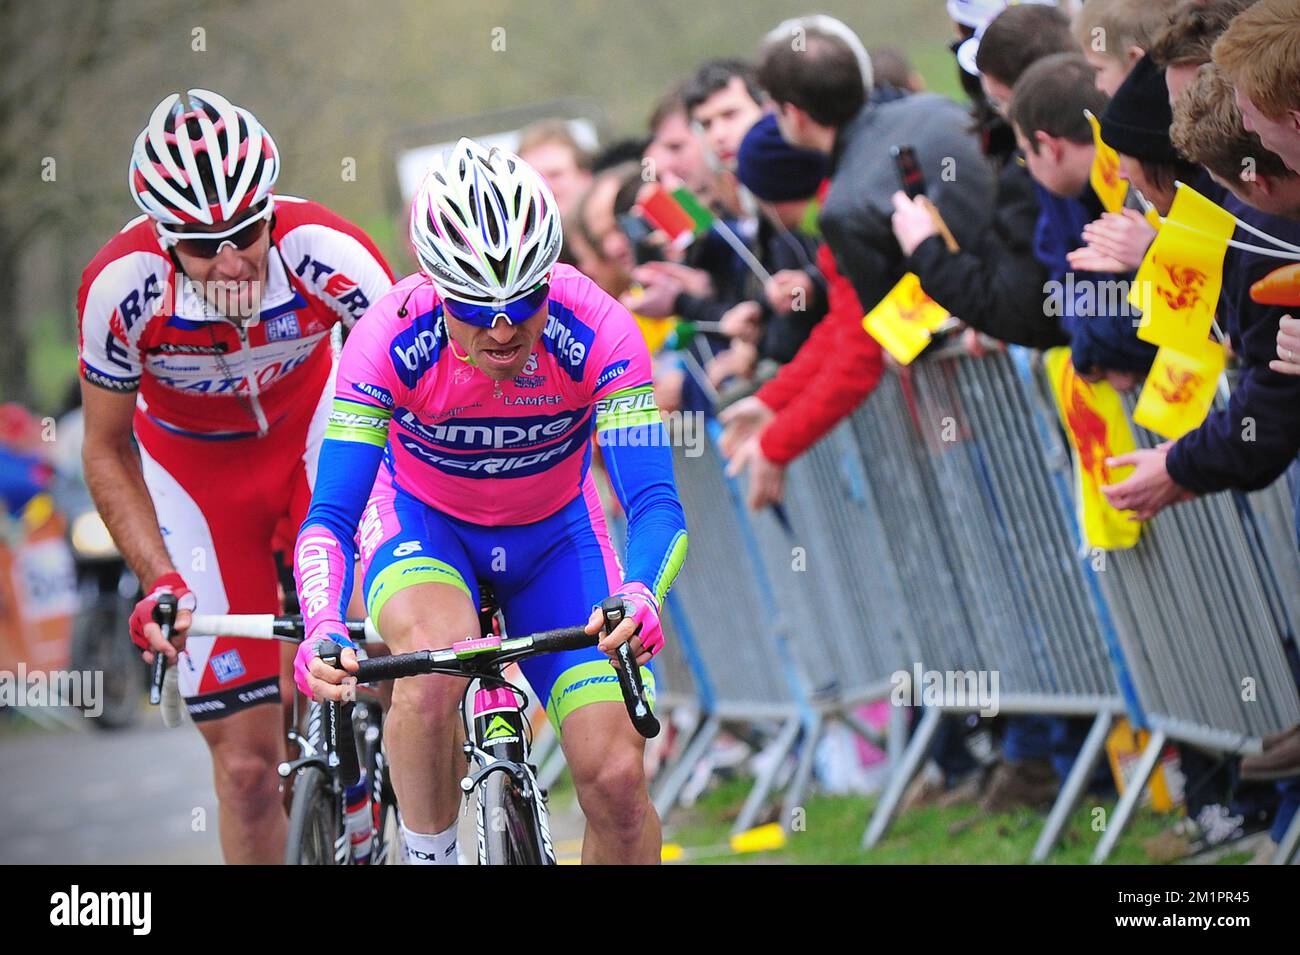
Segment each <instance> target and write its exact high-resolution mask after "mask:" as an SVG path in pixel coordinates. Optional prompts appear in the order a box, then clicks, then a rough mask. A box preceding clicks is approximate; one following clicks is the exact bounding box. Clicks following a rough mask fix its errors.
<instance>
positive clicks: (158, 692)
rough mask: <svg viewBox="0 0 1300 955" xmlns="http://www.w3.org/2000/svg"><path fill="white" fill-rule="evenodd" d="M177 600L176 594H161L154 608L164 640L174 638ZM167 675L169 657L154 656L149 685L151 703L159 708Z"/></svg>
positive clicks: (154, 615) (159, 654)
mask: <svg viewBox="0 0 1300 955" xmlns="http://www.w3.org/2000/svg"><path fill="white" fill-rule="evenodd" d="M176 608H177V600H176V595H175V594H161V595H160V596H159V597H158V604H157V606H155V607H154V608H153V619H154V621H155V622H156V623H157V624H158V626H160V627H162V635H163V639H164V640H170V639H171V638H172V627H173V626H174V625H175V623H176ZM166 675H167V657H166V656H164V655H163V654H161V653H155V654H154V655H153V680H152V681H151V682H150V684H149V702H150V703H152V704H153V705H154V706H157V705H158V704H159V703H161V702H162V690H163V679H164V678H165V677H166Z"/></svg>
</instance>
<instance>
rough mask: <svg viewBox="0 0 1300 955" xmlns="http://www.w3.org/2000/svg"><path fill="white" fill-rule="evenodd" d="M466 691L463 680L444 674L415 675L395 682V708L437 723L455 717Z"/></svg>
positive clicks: (431, 722)
mask: <svg viewBox="0 0 1300 955" xmlns="http://www.w3.org/2000/svg"><path fill="white" fill-rule="evenodd" d="M464 693H465V683H464V681H463V680H457V679H450V678H448V677H444V676H422V677H411V678H408V679H405V680H397V681H395V682H394V684H393V711H394V712H405V713H410V714H414V715H415V716H416V717H417V718H419V719H420V720H421V721H422V722H426V723H429V724H435V723H439V722H442V721H444V720H447V719H451V718H453V717H454V716H455V714H456V709H457V707H458V706H460V701H461V699H462V698H463V696H464Z"/></svg>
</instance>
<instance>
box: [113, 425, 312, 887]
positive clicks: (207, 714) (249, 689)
mask: <svg viewBox="0 0 1300 955" xmlns="http://www.w3.org/2000/svg"><path fill="white" fill-rule="evenodd" d="M137 435H138V436H139V437H140V448H141V455H140V456H141V466H142V469H143V472H144V477H145V482H146V484H147V485H148V487H149V492H150V495H151V497H152V499H153V503H154V509H155V511H156V513H157V515H158V522H159V525H160V526H161V527H162V528H163V529H164V531H163V533H164V540H165V541H166V542H167V547H168V551H169V553H170V554H171V557H172V561H173V563H174V564H175V565H176V568H177V569H178V570H179V571H180V573H181V576H182V577H184V578H185V581H186V583H188V584H189V586H190V588H191V589H192V590H193V592H194V594H195V597H196V599H197V602H198V611H199V612H200V613H259V612H263V613H264V612H270V611H273V610H274V609H275V602H276V590H275V566H274V562H273V561H272V559H271V553H270V535H271V527H272V525H273V517H272V516H271V513H270V511H268V509H267V508H265V507H264V506H263V501H262V499H261V498H260V496H259V491H262V490H264V488H263V486H262V485H261V484H259V483H258V482H257V472H256V471H254V470H253V469H252V468H251V467H250V465H249V464H248V461H249V460H250V458H254V457H255V455H256V454H257V451H258V450H259V449H258V448H257V447H256V446H255V445H253V444H252V441H254V440H255V439H249V440H246V441H232V442H229V443H228V444H223V445H222V446H220V447H212V446H208V445H206V444H204V445H202V446H198V445H199V442H196V441H193V440H188V439H180V440H179V441H176V440H173V441H168V440H166V439H165V438H163V437H160V436H159V435H158V434H156V433H150V432H149V430H148V428H147V427H146V428H141V427H140V426H139V425H137ZM209 515H211V519H209ZM279 658H280V651H279V647H278V646H277V645H276V644H275V643H274V642H270V641H265V640H250V639H245V638H238V637H233V638H230V637H219V638H212V637H194V638H192V639H189V640H187V641H186V647H185V652H184V653H182V654H181V656H180V660H179V662H178V664H177V666H178V677H179V685H180V690H181V694H182V696H184V697H185V701H186V705H187V707H188V709H189V711H190V715H191V716H192V717H193V718H194V721H195V723H196V724H198V727H199V731H200V733H201V734H202V735H203V738H204V740H205V741H206V742H207V744H208V749H209V751H210V753H211V755H212V761H213V778H214V781H215V784H216V792H217V800H218V803H219V816H220V833H221V844H222V851H223V854H224V856H225V858H226V861H227V862H232V863H234V862H266V863H276V862H279V861H281V860H282V858H283V853H284V840H285V832H286V826H287V819H286V816H285V813H284V808H283V806H282V805H281V802H280V799H279V777H278V776H277V775H276V772H275V767H276V764H277V763H279V761H280V760H281V759H282V758H283V752H284V735H283V728H282V725H281V720H280V717H279V713H280V710H279V707H278V706H273V705H268V704H278V703H279V700H280V682H279V671H280V660H279Z"/></svg>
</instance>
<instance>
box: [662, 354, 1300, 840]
mask: <svg viewBox="0 0 1300 955" xmlns="http://www.w3.org/2000/svg"><path fill="white" fill-rule="evenodd" d="M1135 430H1139V442H1140V443H1143V444H1147V445H1149V444H1151V443H1152V442H1154V440H1155V439H1154V438H1153V437H1152V436H1151V435H1148V434H1145V433H1140V429H1135ZM716 431H717V429H716V426H715V427H714V431H713V436H714V437H716ZM673 453H674V463H675V466H676V469H677V482H678V488H679V492H680V494H681V498H682V503H683V506H684V508H685V510H686V516H687V524H688V527H689V529H690V534H691V547H690V556H689V558H688V564H687V571H686V573H684V574H683V575H682V576H681V578H679V581H678V583H677V585H676V587H675V588H674V591H673V593H672V594H671V595H670V602H669V605H668V617H669V618H670V620H671V624H672V626H673V627H674V628H675V633H674V637H675V638H674V639H672V641H671V642H670V649H669V650H668V651H666V656H664V657H663V658H661V662H660V663H659V664H658V666H659V683H660V685H661V687H662V689H661V695H660V698H661V701H662V703H661V708H662V707H667V708H669V709H686V710H688V711H690V712H691V713H692V714H693V719H692V722H693V726H694V730H693V734H692V735H691V739H690V743H689V745H688V746H686V747H685V749H684V750H683V751H682V752H681V754H680V755H679V756H678V757H677V758H676V759H675V761H674V762H673V763H672V764H670V765H669V766H668V767H667V768H666V769H665V771H664V772H663V773H662V774H661V776H660V777H659V779H658V780H657V782H656V788H655V803H656V806H657V808H658V809H659V811H660V813H661V815H666V814H667V813H668V812H669V811H670V810H671V808H672V807H673V805H674V804H675V803H676V801H677V799H678V796H679V794H680V792H681V790H682V787H683V786H684V785H685V783H686V781H687V780H688V778H689V777H690V775H691V773H692V771H693V770H694V769H695V767H696V766H697V765H698V764H699V763H700V761H701V760H702V759H704V757H705V755H706V753H707V750H708V748H709V746H710V745H711V744H712V743H713V741H714V740H715V739H716V738H717V737H718V735H719V733H721V732H722V731H724V730H727V731H729V732H732V733H735V734H736V735H738V736H740V737H741V738H744V739H746V740H750V741H752V740H755V739H768V740H774V741H775V742H773V743H772V746H773V747H774V748H775V758H773V759H771V760H770V761H769V762H768V763H767V765H766V767H765V768H764V770H763V771H762V772H761V773H760V775H759V778H758V779H757V780H756V781H755V785H754V787H753V789H752V790H751V792H750V794H749V797H748V798H747V800H746V803H745V806H744V808H743V809H742V812H741V815H740V818H738V819H737V822H736V829H737V830H741V829H744V828H747V827H748V826H749V825H750V824H752V823H753V822H754V821H755V819H756V818H757V816H758V813H759V812H760V811H761V809H762V807H763V805H764V803H765V801H766V800H767V798H768V796H769V795H770V793H771V792H772V790H773V789H774V788H775V787H776V785H777V781H778V776H779V774H780V771H781V766H782V765H783V764H784V763H785V762H786V758H787V757H788V756H789V755H791V754H794V753H795V752H796V751H797V752H798V759H797V761H796V768H795V770H794V775H793V780H792V782H791V783H790V785H789V786H788V787H787V791H786V796H785V805H784V807H783V808H785V809H787V810H788V809H789V808H791V807H792V806H794V805H797V804H798V803H799V802H800V801H801V800H802V797H803V795H804V793H805V792H806V789H807V786H808V785H809V781H810V775H811V766H812V758H813V751H814V749H815V746H816V743H817V741H818V740H819V738H820V735H821V732H822V729H823V728H824V726H825V725H826V724H827V723H828V721H831V720H839V721H842V722H843V723H845V724H846V725H848V726H849V727H851V728H852V729H853V730H854V731H855V732H858V733H860V734H862V735H864V736H867V737H868V738H873V739H874V738H876V736H875V734H873V733H872V731H871V730H870V728H869V727H865V726H863V725H861V723H860V721H858V720H857V719H856V717H855V716H854V715H853V710H854V708H855V707H856V705H857V704H859V703H861V702H865V701H868V700H873V699H880V698H883V697H885V696H887V695H889V693H890V691H891V689H893V688H894V687H895V686H896V685H897V684H898V681H899V680H900V679H909V678H910V675H911V673H912V672H913V669H914V668H920V669H922V670H924V671H938V672H939V673H946V672H969V673H971V674H981V673H982V674H986V675H988V674H992V673H994V672H996V674H997V677H998V680H999V686H998V691H999V692H998V697H997V705H998V708H999V710H1000V711H1001V712H1004V713H1011V714H1015V713H1034V714H1055V715H1060V716H1084V717H1087V718H1090V719H1091V720H1092V727H1091V731H1090V732H1089V734H1088V737H1087V739H1086V741H1085V743H1084V745H1083V747H1082V749H1081V750H1080V752H1079V754H1078V756H1077V758H1076V760H1075V763H1074V767H1073V769H1072V771H1071V772H1070V775H1069V777H1068V778H1067V779H1066V780H1065V782H1064V784H1063V785H1062V787H1061V791H1060V794H1059V796H1058V798H1057V800H1056V803H1055V805H1054V806H1053V808H1052V811H1051V813H1050V814H1049V816H1048V819H1047V822H1046V824H1045V826H1044V828H1043V831H1042V833H1041V836H1040V838H1039V840H1038V843H1037V845H1036V846H1035V849H1034V858H1035V859H1036V860H1038V859H1043V858H1045V857H1046V856H1047V854H1048V853H1049V852H1050V850H1051V848H1052V846H1053V845H1054V843H1055V841H1056V840H1057V838H1059V835H1060V833H1061V831H1062V829H1063V827H1064V825H1065V823H1066V821H1067V819H1068V816H1069V814H1070V813H1071V812H1072V811H1073V809H1074V807H1075V805H1076V804H1077V802H1078V800H1079V798H1080V796H1081V795H1082V793H1083V790H1084V787H1085V785H1086V782H1087V780H1088V779H1089V777H1090V776H1091V775H1092V772H1093V770H1094V769H1095V768H1096V766H1097V764H1098V763H1099V761H1100V760H1101V759H1102V757H1103V750H1104V743H1105V739H1106V736H1107V735H1108V733H1109V731H1110V728H1111V726H1112V725H1113V721H1114V719H1115V718H1116V717H1117V716H1118V715H1120V714H1123V713H1125V712H1127V713H1128V715H1129V716H1130V718H1131V719H1132V720H1133V721H1134V722H1135V723H1136V724H1137V725H1140V726H1145V727H1148V728H1150V729H1151V731H1152V739H1151V744H1150V745H1149V746H1148V747H1147V749H1146V751H1145V752H1144V754H1143V757H1142V759H1141V760H1140V761H1139V765H1138V769H1137V778H1136V779H1135V780H1134V781H1133V783H1132V784H1131V785H1130V786H1129V787H1128V789H1127V790H1126V794H1125V796H1124V797H1123V798H1122V799H1121V800H1120V803H1119V805H1118V806H1117V807H1116V810H1115V813H1114V814H1113V816H1112V819H1111V822H1110V825H1109V826H1108V828H1107V831H1106V833H1105V835H1104V837H1103V839H1102V840H1101V842H1100V843H1099V845H1098V846H1097V851H1096V855H1095V858H1096V859H1097V860H1101V859H1104V858H1105V857H1106V855H1107V854H1108V853H1109V852H1110V850H1111V848H1112V847H1113V845H1114V843H1115V840H1116V839H1118V837H1119V835H1120V833H1121V832H1122V831H1123V829H1124V827H1125V825H1126V823H1127V821H1128V819H1129V817H1130V815H1131V813H1132V810H1133V808H1134V807H1135V806H1136V802H1137V799H1138V796H1139V795H1140V792H1141V790H1142V788H1143V785H1144V784H1145V782H1146V779H1147V778H1148V776H1149V774H1150V772H1151V770H1152V769H1153V768H1154V765H1155V762H1156V760H1157V758H1158V756H1159V753H1160V751H1161V748H1162V747H1163V745H1164V743H1165V742H1166V741H1167V740H1170V739H1173V740H1180V741H1183V742H1187V743H1190V744H1194V745H1199V746H1202V747H1209V748H1213V749H1217V750H1220V751H1223V752H1248V751H1252V750H1257V749H1258V746H1259V737H1260V736H1261V735H1263V734H1264V733H1268V732H1273V731H1276V730H1278V729H1282V728H1284V727H1286V726H1290V725H1292V724H1294V723H1296V722H1300V698H1298V695H1297V693H1296V688H1295V684H1294V682H1293V680H1292V679H1291V677H1290V673H1289V671H1288V669H1287V665H1286V660H1285V657H1284V655H1283V653H1282V649H1281V641H1280V638H1281V637H1293V635H1294V634H1295V632H1296V630H1297V627H1296V621H1297V620H1300V616H1297V610H1300V560H1297V555H1296V550H1295V546H1294V540H1293V531H1292V527H1293V515H1292V510H1291V502H1290V498H1289V496H1288V495H1287V494H1285V492H1284V490H1283V489H1282V488H1281V487H1280V486H1279V487H1274V488H1270V489H1269V490H1267V491H1263V492H1259V493H1257V494H1254V495H1250V496H1248V497H1247V496H1242V495H1215V496H1212V497H1210V498H1207V499H1203V500H1199V501H1196V502H1193V503H1190V504H1183V505H1179V506H1177V507H1175V508H1172V509H1170V510H1169V511H1167V512H1166V513H1164V514H1162V515H1161V516H1160V517H1158V518H1157V519H1156V520H1155V521H1153V522H1151V523H1150V524H1149V525H1148V526H1147V527H1146V528H1145V529H1144V532H1143V537H1142V539H1141V541H1140V542H1139V544H1138V545H1137V546H1136V547H1135V548H1133V549H1131V550H1129V551H1118V552H1111V553H1108V554H1106V555H1104V563H1103V564H1102V565H1101V566H1100V567H1099V568H1096V569H1094V566H1093V565H1094V561H1095V559H1096V555H1090V554H1086V553H1084V552H1083V551H1082V549H1081V548H1080V546H1079V539H1078V530H1077V527H1076V522H1075V517H1074V509H1073V502H1072V490H1071V489H1072V478H1071V472H1070V468H1071V465H1070V460H1069V454H1068V451H1067V449H1066V447H1065V445H1064V442H1063V439H1062V436H1061V434H1060V430H1059V425H1058V424H1057V419H1056V414H1055V411H1054V409H1053V408H1052V407H1051V405H1050V404H1049V402H1048V400H1047V399H1046V397H1045V394H1044V385H1043V380H1042V376H1041V374H1039V373H1038V372H1037V371H1036V370H1035V369H1034V368H1033V367H1032V365H1031V359H1030V357H1029V353H1027V352H1024V351H1023V350H1013V352H1012V353H995V354H991V355H987V356H984V357H981V358H972V357H969V356H967V355H965V354H953V353H949V354H946V355H945V354H940V355H937V356H932V357H927V358H925V359H923V360H922V361H920V362H918V363H917V364H915V365H914V366H913V367H912V369H911V370H910V371H909V372H907V373H905V375H904V376H902V377H900V376H898V375H895V374H887V375H886V376H885V377H884V378H883V379H882V381H881V384H880V386H879V387H878V388H877V389H876V391H875V393H874V394H873V395H872V396H871V398H870V400H869V401H867V402H866V403H865V405H864V406H863V407H862V408H860V409H859V410H858V411H857V412H856V413H855V414H854V415H852V416H851V417H850V419H849V420H848V421H846V422H844V423H843V424H841V425H840V426H839V428H837V429H836V430H835V431H834V432H832V433H831V434H830V435H828V436H827V437H826V438H825V439H823V440H822V441H821V442H820V443H819V444H817V445H816V446H815V447H813V448H812V449H811V450H810V451H809V452H808V453H807V454H805V455H804V456H803V457H801V458H800V459H799V460H798V461H796V462H795V463H794V464H793V465H792V466H791V467H790V468H789V470H788V473H787V482H786V487H787V491H786V498H785V501H784V502H783V505H782V506H781V507H780V508H773V509H768V510H767V511H765V512H763V513H760V514H751V513H750V512H749V511H748V510H747V509H746V507H745V505H744V503H743V500H744V499H743V494H744V488H743V487H741V486H740V485H739V484H738V483H737V482H735V481H732V480H730V479H728V478H727V477H725V475H724V473H723V462H722V461H721V459H720V457H719V455H718V453H717V450H716V448H715V447H714V445H713V444H711V443H710V444H709V445H708V446H707V447H706V448H705V449H704V450H703V453H701V454H696V455H694V456H692V455H690V454H688V453H687V452H686V449H685V447H684V446H683V443H682V442H674V452H673ZM1245 678H1250V679H1251V680H1253V683H1251V684H1249V685H1250V686H1251V687H1253V689H1254V693H1255V695H1254V699H1253V700H1250V699H1243V698H1242V692H1241V681H1242V680H1243V679H1245ZM1247 697H1249V694H1247ZM977 708H978V703H977V702H972V701H970V700H965V701H963V700H954V699H947V700H944V702H943V704H942V705H939V706H927V707H925V709H924V710H923V716H922V719H921V721H920V723H919V724H918V726H917V728H916V730H915V732H914V733H913V735H912V738H911V740H910V741H909V742H908V744H907V747H906V750H905V751H901V750H900V748H899V745H900V740H901V739H902V736H903V733H902V726H901V719H902V710H901V709H900V708H896V709H895V713H896V716H897V719H896V720H895V724H894V725H893V726H891V732H890V734H889V740H888V742H889V745H890V747H891V756H892V757H893V760H892V762H893V770H894V771H893V773H892V775H891V778H890V780H889V783H888V785H887V786H886V789H885V791H884V793H883V794H882V797H881V799H880V802H879V804H878V806H877V808H876V810H875V813H874V814H873V817H872V819H871V821H870V825H869V827H868V829H867V831H866V833H865V834H864V842H865V843H866V844H867V845H873V844H875V843H876V842H877V841H878V840H879V839H880V838H882V837H883V835H884V833H885V831H886V829H887V827H888V825H889V822H890V820H891V818H892V816H893V814H894V812H895V810H896V808H897V805H898V803H899V801H900V800H901V797H902V794H903V791H904V789H905V788H906V786H907V784H908V782H909V781H910V779H911V778H912V776H913V775H914V774H915V773H916V771H917V770H918V769H919V768H920V767H921V765H922V764H923V762H924V760H925V759H926V756H927V753H928V750H929V748H930V745H931V743H932V741H933V737H934V733H935V731H936V730H937V728H938V725H939V720H940V718H941V717H942V716H943V715H945V714H954V713H967V712H971V711H972V710H974V709H977ZM782 818H783V819H784V820H787V821H788V820H789V818H790V815H789V812H784V813H783V815H782Z"/></svg>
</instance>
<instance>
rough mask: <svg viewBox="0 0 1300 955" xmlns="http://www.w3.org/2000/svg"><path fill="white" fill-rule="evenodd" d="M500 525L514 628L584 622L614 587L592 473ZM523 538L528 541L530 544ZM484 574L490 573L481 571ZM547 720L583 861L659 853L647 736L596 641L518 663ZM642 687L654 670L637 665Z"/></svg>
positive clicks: (615, 571) (613, 561) (614, 570)
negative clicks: (544, 511)
mask: <svg viewBox="0 0 1300 955" xmlns="http://www.w3.org/2000/svg"><path fill="white" fill-rule="evenodd" d="M498 530H505V531H508V532H509V534H510V535H511V538H518V540H512V539H511V538H506V540H507V543H505V544H503V545H502V546H504V547H505V548H506V553H507V554H508V555H509V557H510V558H513V559H514V560H515V561H519V560H520V558H523V563H522V567H523V569H524V572H525V574H526V575H527V576H524V577H523V579H522V580H521V581H519V582H516V581H515V580H512V579H511V578H512V577H514V576H515V575H513V574H509V573H507V574H504V575H502V579H501V583H500V584H499V585H498V586H499V589H498V594H499V595H501V599H502V605H503V608H504V610H505V614H506V627H507V629H508V630H509V631H510V632H512V633H517V634H525V633H534V632H536V631H538V630H547V629H551V628H554V627H571V626H574V625H575V624H581V623H585V622H586V621H587V618H588V617H589V616H590V614H591V608H592V606H593V605H595V604H597V603H599V602H600V601H601V600H602V599H604V598H605V597H607V596H609V594H610V593H612V592H613V591H615V590H617V589H618V586H619V584H620V583H621V580H622V572H621V570H620V568H619V566H618V560H617V558H616V557H615V554H614V549H613V547H612V546H611V544H610V542H609V535H608V533H607V531H606V528H605V519H604V514H603V512H602V511H601V507H600V500H599V498H598V497H597V495H596V490H595V486H594V484H593V482H592V481H591V479H590V478H588V479H587V481H586V482H585V485H584V493H583V494H582V495H580V496H579V497H578V499H577V500H575V501H574V502H573V503H572V504H570V505H568V506H567V507H565V508H564V509H563V510H562V511H560V513H558V514H556V515H555V516H554V517H551V518H548V519H547V520H546V521H543V522H541V523H540V524H535V525H530V526H528V527H523V528H506V529H498ZM525 541H527V542H529V543H531V542H541V543H540V546H541V548H542V549H540V550H537V548H538V547H539V544H537V543H534V544H533V547H534V549H535V550H537V552H536V553H529V551H528V549H527V544H526V543H525ZM484 579H492V575H491V574H488V575H484ZM522 667H523V670H524V675H525V676H526V677H527V678H528V682H529V684H530V685H531V686H532V688H533V690H534V692H536V693H537V694H538V696H539V698H540V699H541V700H543V701H545V703H546V711H547V714H548V715H549V717H550V718H551V721H552V722H553V723H554V724H555V726H556V727H557V728H558V729H559V730H560V731H561V735H560V743H561V745H562V746H563V748H564V756H565V759H566V760H567V761H568V764H569V769H570V771H571V773H572V775H573V781H574V787H575V788H576V790H577V793H578V801H579V803H580V804H581V805H582V809H583V812H584V813H585V815H586V817H587V832H586V838H585V839H584V840H583V848H582V857H583V861H584V862H590V863H617V862H623V863H652V862H658V861H659V856H660V841H661V833H660V828H659V817H658V815H657V814H656V813H655V810H654V806H653V805H652V804H651V802H650V796H649V792H648V788H647V784H646V778H645V768H644V763H643V754H644V750H645V740H644V739H642V738H641V736H640V735H639V734H638V733H637V732H636V730H635V729H634V728H633V727H632V724H631V721H630V720H629V719H628V717H627V710H626V709H625V707H624V705H623V697H622V694H621V693H620V691H619V687H618V678H617V677H616V676H615V674H614V670H613V668H612V667H611V666H610V663H609V658H608V657H606V656H605V655H604V654H603V653H601V652H600V651H599V650H598V649H596V648H595V647H592V648H590V649H588V650H573V651H569V652H567V653H558V654H550V655H547V656H542V657H535V658H531V659H528V660H525V661H524V662H523V664H522ZM642 675H643V677H644V679H645V682H646V688H647V692H648V693H650V694H653V690H654V676H653V674H652V673H651V672H650V670H649V669H648V668H646V667H643V668H642Z"/></svg>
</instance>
